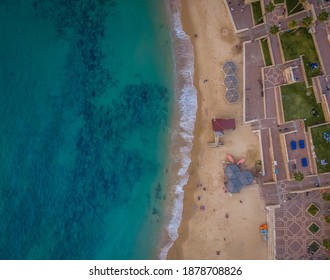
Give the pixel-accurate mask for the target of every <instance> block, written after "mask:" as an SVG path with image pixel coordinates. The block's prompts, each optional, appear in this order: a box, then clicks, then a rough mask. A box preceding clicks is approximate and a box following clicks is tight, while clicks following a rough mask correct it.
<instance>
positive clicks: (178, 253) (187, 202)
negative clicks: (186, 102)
mask: <svg viewBox="0 0 330 280" xmlns="http://www.w3.org/2000/svg"><path fill="white" fill-rule="evenodd" d="M177 1H178V2H180V4H181V23H182V27H183V31H184V32H185V33H186V35H187V36H189V38H190V41H191V44H192V45H193V56H194V75H193V80H194V82H193V84H194V87H195V89H196V90H197V104H198V106H197V112H196V120H195V126H194V130H193V135H194V140H193V147H192V151H191V163H190V165H189V168H188V174H189V179H188V182H187V184H186V185H185V186H184V197H183V210H182V218H181V223H180V226H179V228H178V235H179V237H181V238H180V243H183V242H185V241H186V240H187V238H188V235H185V234H183V232H184V231H185V229H189V223H188V221H189V220H190V219H191V217H192V215H191V211H190V210H189V209H190V208H191V207H193V204H194V203H193V195H194V193H193V191H192V190H188V189H189V187H190V186H191V185H192V182H193V181H195V180H194V177H195V175H194V170H195V169H196V168H194V165H195V163H196V160H197V156H198V155H197V153H196V152H195V150H199V147H198V146H199V145H200V143H199V141H198V137H199V131H200V125H201V123H200V120H201V117H200V115H201V107H200V106H199V104H200V103H201V100H200V99H201V96H200V94H198V93H199V92H200V89H199V85H198V83H196V81H198V79H199V75H198V71H196V66H195V58H196V49H195V46H194V43H193V40H192V36H191V35H192V34H194V33H193V30H192V29H191V28H190V27H189V20H187V18H188V14H187V9H186V5H187V3H186V2H184V1H181V0H177ZM183 217H184V219H183ZM178 243H179V242H178V240H177V239H176V240H175V241H174V244H173V245H172V246H171V248H170V249H169V251H168V254H167V258H166V259H169V260H170V259H183V256H182V246H180V245H181V244H180V243H179V244H178Z"/></svg>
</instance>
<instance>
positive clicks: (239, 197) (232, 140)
mask: <svg viewBox="0 0 330 280" xmlns="http://www.w3.org/2000/svg"><path fill="white" fill-rule="evenodd" d="M182 22H183V28H184V30H185V32H186V33H187V34H188V35H189V36H190V37H191V40H192V43H193V45H194V55H195V75H194V84H195V87H196V89H197V91H198V112H197V119H196V124H195V131H194V135H195V138H194V144H193V150H192V163H191V165H190V168H189V174H191V175H190V178H189V182H188V184H187V185H186V186H185V197H184V208H183V217H182V223H181V225H180V228H179V238H178V239H177V240H176V242H175V243H174V245H173V246H172V248H171V249H170V251H169V253H168V256H167V259H267V242H265V241H264V240H263V239H262V237H261V235H260V233H259V226H260V224H262V223H264V222H266V212H265V210H264V207H263V205H262V202H261V199H260V197H259V190H258V186H257V185H252V186H248V187H244V188H243V189H242V190H241V192H240V193H239V194H233V195H232V196H231V195H229V194H228V193H226V192H225V191H224V190H225V187H224V172H223V164H224V161H226V160H227V153H229V154H231V155H232V156H233V157H234V158H235V160H239V159H240V158H245V159H246V161H245V163H244V166H243V168H244V169H250V170H253V168H254V166H255V161H256V160H258V159H260V151H259V141H258V136H257V135H256V134H255V133H253V132H252V130H251V128H250V127H249V126H246V125H244V126H243V125H242V121H243V119H242V113H243V110H242V95H241V96H240V99H239V101H238V102H237V103H235V104H228V103H227V101H226V100H225V99H224V95H225V87H224V85H223V84H222V83H223V80H224V74H223V72H222V71H221V67H222V65H223V63H224V62H225V61H226V60H234V61H235V62H236V63H237V65H238V68H239V70H238V73H237V77H238V79H239V81H240V83H239V87H238V89H239V91H240V93H242V79H243V76H242V74H243V70H242V69H243V67H242V46H241V44H240V42H239V40H238V39H237V38H236V36H235V35H234V31H233V27H232V25H231V21H230V18H229V15H228V13H227V8H226V7H225V5H224V2H223V1H219V0H204V1H200V0H182ZM213 117H216V118H235V119H236V130H234V131H230V132H226V133H225V136H224V137H222V139H221V140H222V142H223V143H224V146H221V147H218V148H209V147H208V146H207V143H208V142H213V141H214V136H213V132H212V127H211V120H212V118H213Z"/></svg>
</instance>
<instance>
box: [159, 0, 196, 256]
mask: <svg viewBox="0 0 330 280" xmlns="http://www.w3.org/2000/svg"><path fill="white" fill-rule="evenodd" d="M171 4H172V5H171V18H172V28H173V39H174V40H173V41H174V42H175V44H174V53H175V66H176V72H177V79H178V80H180V81H183V86H182V88H177V94H178V96H177V98H178V100H179V110H180V120H179V123H178V124H177V127H176V128H175V133H176V134H177V135H180V137H181V138H182V140H183V141H180V143H183V144H182V146H181V147H180V165H181V166H180V169H179V171H178V180H177V182H176V184H175V185H174V186H171V189H173V190H174V204H173V207H172V209H171V214H170V217H169V222H168V225H167V227H166V230H167V233H168V237H169V242H167V244H166V245H165V246H164V247H163V248H162V249H161V252H160V255H159V257H160V259H166V257H167V253H168V251H169V249H170V248H171V246H172V245H173V243H174V241H175V240H176V239H177V238H178V229H179V226H180V223H181V220H182V210H183V197H184V190H183V188H184V186H185V185H186V184H187V182H188V179H189V174H188V172H187V171H188V168H189V165H190V162H191V149H192V141H193V139H194V135H193V131H194V126H195V120H196V112H197V90H196V88H195V87H194V84H193V83H194V79H193V78H194V52H193V46H192V43H191V40H190V38H189V36H188V35H187V34H186V33H185V32H184V31H183V27H182V23H181V3H180V2H179V1H178V0H172V2H171Z"/></svg>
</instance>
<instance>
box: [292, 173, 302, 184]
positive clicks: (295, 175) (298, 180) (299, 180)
mask: <svg viewBox="0 0 330 280" xmlns="http://www.w3.org/2000/svg"><path fill="white" fill-rule="evenodd" d="M293 178H294V179H295V180H296V181H297V182H301V181H302V180H304V174H302V173H301V172H295V173H294V174H293Z"/></svg>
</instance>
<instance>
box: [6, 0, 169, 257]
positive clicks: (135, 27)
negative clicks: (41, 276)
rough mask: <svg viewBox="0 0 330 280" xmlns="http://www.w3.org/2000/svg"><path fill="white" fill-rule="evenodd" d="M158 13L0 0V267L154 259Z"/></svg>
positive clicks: (165, 31) (160, 77) (159, 217)
mask: <svg viewBox="0 0 330 280" xmlns="http://www.w3.org/2000/svg"><path fill="white" fill-rule="evenodd" d="M156 2H157V3H156ZM163 4H164V3H162V1H153V0H145V1H134V0H126V1H106V0H99V1H96V0H76V1H73V0H72V1H70V0H66V1H65V0H62V1H60V0H58V1H51V0H36V1H28V0H24V1H19V0H16V1H13V0H8V1H5V0H1V1H0V26H2V28H1V29H0V37H1V38H2V39H1V44H0V65H1V67H0V104H1V109H0V117H1V122H0V133H1V137H0V149H1V150H0V217H1V223H0V235H1V239H0V258H1V259H150V258H157V257H158V255H157V254H158V252H157V250H155V247H157V245H158V244H159V238H160V237H159V236H160V229H161V225H162V223H163V222H162V221H163V220H164V214H163V207H164V201H165V199H166V193H165V179H164V178H165V177H166V164H167V157H166V154H167V146H168V142H167V139H168V136H169V130H168V128H169V125H170V121H169V120H170V116H171V113H172V107H173V100H174V98H173V96H174V87H173V58H172V56H173V55H172V47H171V39H170V31H169V28H170V27H169V26H168V23H167V19H166V15H165V7H163Z"/></svg>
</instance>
